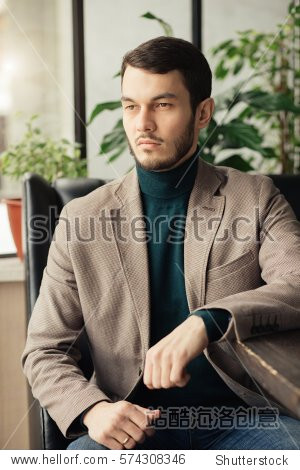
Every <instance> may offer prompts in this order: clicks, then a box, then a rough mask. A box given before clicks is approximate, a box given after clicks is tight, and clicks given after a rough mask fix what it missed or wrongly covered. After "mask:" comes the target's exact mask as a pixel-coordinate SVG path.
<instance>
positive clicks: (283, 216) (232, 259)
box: [22, 37, 300, 449]
mask: <svg viewBox="0 0 300 470" xmlns="http://www.w3.org/2000/svg"><path fill="white" fill-rule="evenodd" d="M121 78H122V97H121V100H122V105H123V123H124V129H125V132H126V136H127V139H128V144H129V148H130V152H131V154H132V155H133V157H134V159H135V162H136V168H134V169H133V170H132V171H131V172H129V173H128V174H127V175H125V176H124V177H122V178H119V179H117V180H115V181H113V182H111V183H109V184H106V185H105V186H103V187H101V188H99V189H97V190H95V191H93V192H92V193H90V194H89V195H87V196H85V197H83V198H78V199H75V200H73V201H71V202H69V203H68V204H67V205H66V206H65V207H64V208H63V210H62V213H61V217H60V222H59V224H58V226H57V227H56V231H55V237H54V239H53V241H52V243H51V247H50V251H49V257H48V262H47V267H46V269H45V271H44V276H43V281H42V285H41V290H40V295H39V298H38V300H37V302H36V305H35V308H34V311H33V314H32V317H31V320H30V324H29V329H28V339H27V344H26V348H25V351H24V353H23V356H22V364H23V368H24V372H25V374H26V375H27V377H28V380H29V382H30V385H31V387H32V391H33V395H34V396H35V397H36V398H37V399H38V400H39V401H40V403H41V405H42V406H43V407H45V408H46V409H47V410H48V412H49V413H50V415H51V416H52V417H53V419H54V420H55V421H56V423H57V424H58V426H59V428H60V429H61V431H62V433H63V434H64V435H65V436H67V437H70V438H74V437H77V439H76V440H74V441H73V443H72V444H70V446H69V447H68V448H69V449H124V448H125V449H133V448H135V449H146V448H148V449H172V448H173V449H176V448H177V449H181V448H182V449H183V448H194V449H197V448H198V449H205V448H210V449H213V448H215V449H225V448H234V449H239V448H243V449H245V448H248V449H251V448H258V449H264V448H266V449H268V448H277V449H284V448H297V447H298V446H299V441H300V429H299V421H298V420H296V419H295V418H294V417H292V416H289V415H288V412H287V410H284V409H283V408H282V407H280V406H279V405H278V404H275V403H274V402H273V401H272V400H271V399H270V397H266V396H265V395H264V394H262V395H261V393H260V392H261V391H260V390H259V388H257V387H256V385H255V383H254V382H253V381H252V380H251V377H250V376H249V374H248V373H247V370H246V369H245V368H244V367H243V365H242V364H241V363H240V362H238V361H237V359H236V356H235V354H234V352H233V349H232V347H231V343H232V341H233V340H234V339H236V338H237V339H239V340H244V339H246V338H249V337H251V336H256V335H258V334H260V333H265V332H266V328H265V329H264V326H263V325H266V324H267V325H268V331H275V330H277V331H283V330H287V329H294V328H299V327H300V289H299V284H300V282H299V279H300V278H299V274H300V230H299V224H298V222H297V221H296V219H295V216H294V213H293V212H292V210H291V208H290V206H289V205H288V203H287V202H286V200H285V199H284V197H283V196H282V195H281V194H280V193H279V191H278V190H277V189H276V188H275V187H274V185H273V183H272V181H271V179H270V178H268V177H266V176H263V175H248V174H244V173H242V172H240V171H237V170H234V169H231V168H225V167H214V166H212V165H210V164H208V163H205V162H204V161H203V160H202V159H201V158H198V157H199V154H200V153H201V151H200V149H199V148H198V147H197V141H198V134H199V131H201V129H203V128H205V127H206V126H207V125H208V123H209V121H210V119H211V117H212V114H213V111H214V101H213V99H212V98H211V97H210V94H211V71H210V68H209V65H208V63H207V61H206V59H205V58H204V56H203V55H202V54H201V53H200V52H199V51H198V50H197V49H196V48H195V47H194V46H193V45H191V44H190V43H188V42H187V41H184V40H181V39H176V38H167V37H159V38H156V39H153V40H151V41H148V42H146V43H144V44H141V45H140V46H138V47H137V48H136V49H134V50H133V51H131V52H129V53H128V54H126V55H125V57H124V59H123V63H122V73H121ZM91 221H92V222H93V223H92V225H91ZM76 227H77V228H76ZM78 227H79V230H78ZM91 228H92V230H91ZM78 231H79V232H80V233H78ZM90 234H92V236H89V235H90ZM258 322H260V324H261V325H262V328H261V330H259V329H258V328H257V327H256V325H257V323H258ZM83 327H85V329H86V332H87V335H88V339H89V345H90V350H91V355H92V359H93V363H94V368H95V371H94V374H93V376H92V378H91V379H90V381H88V380H87V379H86V378H85V377H84V375H83V373H82V371H81V370H80V369H79V367H78V364H77V363H78V359H79V358H80V356H79V352H78V349H77V348H76V343H75V341H76V339H77V337H78V335H79V333H80V332H81V330H82V328H83ZM274 404H275V405H276V406H277V407H278V408H279V411H280V412H281V415H280V427H279V428H278V429H260V428H256V429H251V428H250V426H249V429H247V428H246V429H231V430H228V429H226V430H224V429H222V427H219V428H215V429H212V428H211V427H209V426H208V427H207V429H205V428H201V427H200V426H198V427H197V426H196V427H193V426H192V425H191V426H190V427H188V428H187V429H183V428H180V427H179V429H178V428H177V429H171V427H170V426H165V427H164V429H158V426H157V429H156V430H155V429H154V428H153V427H150V426H149V425H148V424H149V420H150V421H151V422H153V423H158V422H159V419H161V417H162V413H163V412H164V411H165V409H167V408H168V407H173V408H174V407H175V408H176V409H177V410H178V412H182V411H184V410H186V409H188V410H192V409H193V410H194V409H195V408H197V407H201V406H205V407H207V409H208V410H212V409H214V410H219V409H221V407H223V406H227V407H231V408H232V409H234V410H239V411H241V410H243V412H244V413H247V411H249V410H250V409H253V408H254V407H263V406H269V407H270V405H274ZM154 431H156V432H154Z"/></svg>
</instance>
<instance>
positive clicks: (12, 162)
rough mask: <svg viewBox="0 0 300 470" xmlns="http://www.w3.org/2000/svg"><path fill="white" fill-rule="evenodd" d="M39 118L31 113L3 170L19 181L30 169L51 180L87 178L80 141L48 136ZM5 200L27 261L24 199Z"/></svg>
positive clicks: (2, 157) (0, 161)
mask: <svg viewBox="0 0 300 470" xmlns="http://www.w3.org/2000/svg"><path fill="white" fill-rule="evenodd" d="M37 118H38V115H33V116H31V118H30V119H29V120H28V121H27V122H26V132H25V134H24V136H23V137H22V138H21V140H20V141H19V142H18V143H16V144H14V145H10V146H9V147H8V149H7V150H6V151H4V152H3V153H2V154H0V173H2V174H3V175H6V176H9V177H10V178H12V179H15V180H20V179H21V178H22V177H23V175H25V173H27V172H31V173H36V174H38V175H40V176H42V177H43V178H44V179H45V180H46V181H48V182H49V183H52V182H53V181H54V180H55V179H57V178H61V177H68V178H78V177H86V176H87V164H86V160H81V159H80V155H81V150H80V144H77V143H71V142H69V141H68V140H67V139H61V140H57V141H56V140H54V139H52V138H50V137H48V136H46V135H45V134H43V133H42V131H41V129H40V128H39V127H38V126H36V125H35V123H34V121H35V120H36V119H37ZM3 202H5V203H6V204H7V212H8V218H9V221H10V226H11V231H12V235H13V239H14V242H15V245H16V248H17V254H18V256H19V258H20V259H21V260H23V250H22V227H21V220H22V199H21V198H15V199H3Z"/></svg>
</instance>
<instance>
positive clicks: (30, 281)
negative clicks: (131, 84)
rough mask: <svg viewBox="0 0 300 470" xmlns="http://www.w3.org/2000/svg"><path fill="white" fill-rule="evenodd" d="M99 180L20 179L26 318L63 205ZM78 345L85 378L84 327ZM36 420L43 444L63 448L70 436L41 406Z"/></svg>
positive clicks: (88, 359)
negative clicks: (48, 180)
mask: <svg viewBox="0 0 300 470" xmlns="http://www.w3.org/2000/svg"><path fill="white" fill-rule="evenodd" d="M103 184H105V181H104V180H100V179H95V178H78V179H68V178H60V179H58V180H56V181H55V182H54V183H53V184H51V185H50V184H49V183H47V181H45V180H44V179H43V178H42V177H40V176H39V175H36V174H33V173H26V175H25V177H24V180H23V204H24V206H23V221H24V232H25V233H24V235H25V237H24V238H25V244H26V245H25V250H24V251H25V260H24V261H25V272H26V298H27V313H28V320H29V317H30V315H31V312H32V310H33V307H34V304H35V302H36V300H37V297H38V295H39V290H40V285H41V281H42V276H43V271H44V268H45V267H46V264H47V257H48V251H49V247H50V243H51V238H52V235H53V232H54V229H55V225H56V223H57V221H58V217H59V214H60V212H61V210H62V208H63V206H64V205H65V204H66V203H67V202H68V201H70V200H71V199H74V198H76V197H81V196H85V195H86V194H88V193H89V192H91V191H93V190H94V189H96V188H98V187H99V186H102V185H103ZM37 226H38V227H39V228H42V230H39V234H41V233H43V236H42V237H40V236H39V239H35V238H36V228H37ZM49 235H50V236H49ZM40 238H42V239H40ZM78 346H79V348H80V351H81V354H82V357H81V360H80V363H79V366H80V367H81V369H82V370H83V372H84V374H85V376H86V377H87V378H89V377H90V376H91V375H92V373H93V364H92V360H91V357H90V354H89V349H88V342H87V340H86V333H85V331H83V334H82V335H81V336H80V337H79V338H78ZM40 423H41V433H42V436H41V442H42V446H43V448H44V449H48V450H51V449H66V447H67V446H68V444H70V442H71V440H70V439H66V438H65V437H64V436H63V434H62V433H61V432H60V430H59V428H58V427H57V425H56V423H55V422H54V421H53V420H52V418H51V417H50V416H49V414H48V412H47V411H46V410H45V409H43V408H40Z"/></svg>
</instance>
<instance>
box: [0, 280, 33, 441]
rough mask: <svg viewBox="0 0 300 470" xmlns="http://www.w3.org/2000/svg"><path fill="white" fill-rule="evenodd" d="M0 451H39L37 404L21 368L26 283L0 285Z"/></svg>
mask: <svg viewBox="0 0 300 470" xmlns="http://www.w3.org/2000/svg"><path fill="white" fill-rule="evenodd" d="M0 322H1V323H0V377H1V386H0V448H1V449H30V448H31V449H35V448H39V442H38V439H39V430H38V429H37V425H36V410H37V407H36V403H35V404H34V406H33V407H31V408H30V406H31V403H32V401H33V400H32V397H31V393H30V392H29V388H28V386H27V381H26V378H25V376H24V374H23V371H22V368H21V354H22V352H23V350H24V346H25V338H26V330H27V323H26V314H25V284H24V282H0Z"/></svg>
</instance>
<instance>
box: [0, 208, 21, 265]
mask: <svg viewBox="0 0 300 470" xmlns="http://www.w3.org/2000/svg"><path fill="white" fill-rule="evenodd" d="M3 202H5V203H6V205H7V213H8V219H9V223H10V229H11V233H12V236H13V239H14V242H15V245H16V248H17V255H18V257H19V258H20V260H21V261H23V259H24V254H23V249H22V199H3Z"/></svg>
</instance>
